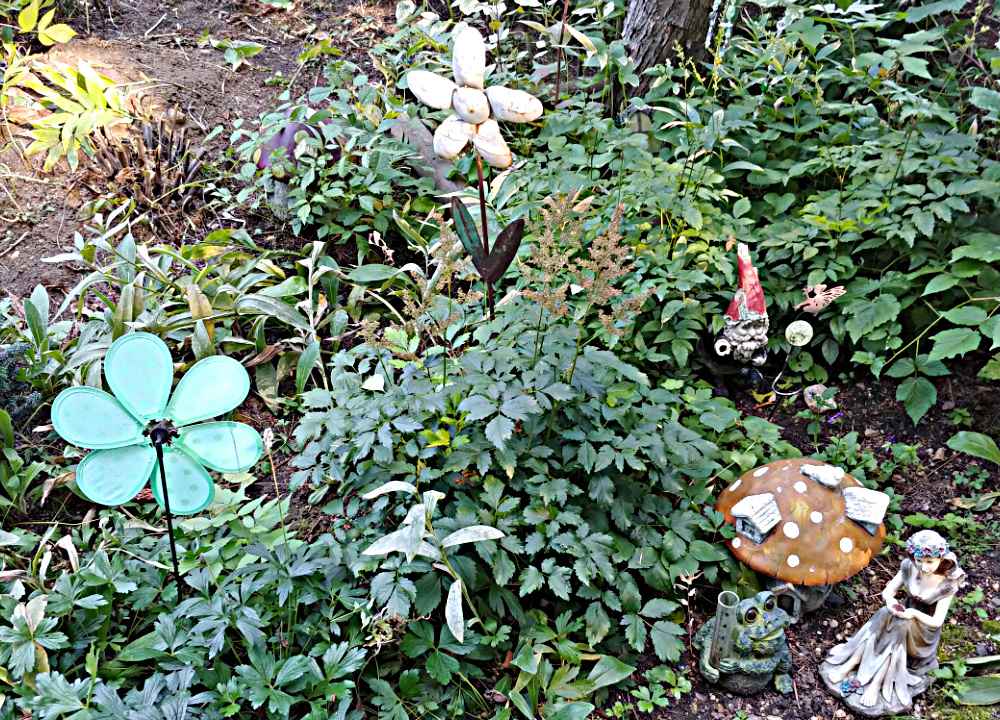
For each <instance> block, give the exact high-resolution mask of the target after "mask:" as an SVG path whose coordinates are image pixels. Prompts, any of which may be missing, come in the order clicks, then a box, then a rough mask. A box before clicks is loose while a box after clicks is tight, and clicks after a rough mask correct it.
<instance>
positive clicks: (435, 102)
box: [406, 70, 458, 110]
mask: <svg viewBox="0 0 1000 720" xmlns="http://www.w3.org/2000/svg"><path fill="white" fill-rule="evenodd" d="M406 83H407V85H409V86H410V91H411V92H412V93H413V94H414V95H416V96H417V99H418V100H419V101H420V102H422V103H423V104H424V105H429V106H430V107H432V108H434V109H435V110H447V109H448V108H450V107H451V98H452V95H453V94H454V93H455V90H457V89H458V86H457V85H455V83H453V82H452V81H451V80H449V79H448V78H443V77H441V76H440V75H438V74H437V73H432V72H430V71H429V70H410V72H408V73H406Z"/></svg>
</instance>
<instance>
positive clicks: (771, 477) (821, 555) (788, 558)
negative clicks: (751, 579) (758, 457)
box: [716, 458, 889, 620]
mask: <svg viewBox="0 0 1000 720" xmlns="http://www.w3.org/2000/svg"><path fill="white" fill-rule="evenodd" d="M888 506H889V496H888V495H886V494H885V493H881V492H878V491H876V490H869V489H867V488H865V487H863V486H862V485H861V484H860V483H858V481H857V480H855V479H854V478H853V477H851V476H850V475H848V474H847V473H845V472H844V471H843V470H842V469H841V468H838V467H835V466H833V465H828V464H826V463H824V462H822V461H819V460H811V459H809V458H796V459H792V460H778V461H776V462H772V463H769V464H767V465H763V466H761V467H759V468H756V469H754V470H751V471H749V472H747V473H745V474H744V475H743V476H742V477H740V479H739V480H737V481H736V482H734V483H733V484H732V485H730V486H729V487H728V488H726V489H725V490H723V491H722V493H720V495H719V500H718V503H717V504H716V509H717V510H718V511H719V512H721V513H722V514H723V515H725V517H726V521H727V522H729V523H731V524H733V525H734V526H735V527H736V537H734V538H733V539H732V540H730V541H729V548H730V550H731V551H732V553H733V555H735V556H736V558H737V559H738V560H740V562H742V563H744V564H745V565H748V566H749V567H751V568H753V569H754V570H756V571H757V572H759V573H761V574H762V575H766V576H767V577H769V578H772V579H773V580H774V582H772V590H774V592H775V594H776V595H778V599H779V602H781V603H782V604H783V605H785V606H786V607H787V609H788V612H789V614H790V615H791V616H792V618H793V619H795V620H797V619H798V618H799V617H800V616H801V615H802V613H803V612H808V611H810V610H814V609H816V608H817V607H819V606H820V605H822V603H823V601H824V600H825V599H826V596H827V595H828V594H829V592H830V589H831V588H830V586H831V585H832V584H834V583H838V582H840V581H841V580H846V579H847V578H849V577H851V576H852V575H854V574H855V573H857V572H859V571H860V570H861V569H862V568H864V567H865V566H866V565H867V564H868V563H869V561H870V560H871V559H872V557H873V556H874V555H875V554H876V553H877V552H878V551H879V549H880V548H881V547H882V541H883V540H884V539H885V528H884V527H883V526H882V524H881V523H882V518H883V516H884V515H885V511H886V509H887V508H888Z"/></svg>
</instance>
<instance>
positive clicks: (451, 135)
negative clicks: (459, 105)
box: [434, 115, 476, 160]
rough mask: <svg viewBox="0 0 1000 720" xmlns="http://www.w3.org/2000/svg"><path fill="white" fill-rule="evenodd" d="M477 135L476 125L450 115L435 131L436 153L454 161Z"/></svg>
mask: <svg viewBox="0 0 1000 720" xmlns="http://www.w3.org/2000/svg"><path fill="white" fill-rule="evenodd" d="M475 133H476V126H475V125H470V124H469V123H467V122H465V121H464V120H461V119H459V117H458V116H457V115H449V116H448V118H447V119H446V120H445V121H444V122H443V123H441V124H440V125H438V129H437V130H435V131H434V153H435V154H436V155H437V156H438V157H442V158H444V159H445V160H454V159H455V158H456V157H458V154H459V153H460V152H462V150H464V149H465V146H466V145H468V144H469V141H470V140H471V139H472V136H473V135H475Z"/></svg>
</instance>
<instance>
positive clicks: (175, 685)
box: [0, 490, 368, 720]
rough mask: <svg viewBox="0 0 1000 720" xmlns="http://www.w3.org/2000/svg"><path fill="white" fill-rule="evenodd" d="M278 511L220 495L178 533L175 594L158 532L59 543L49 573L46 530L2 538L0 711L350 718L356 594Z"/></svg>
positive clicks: (327, 551)
mask: <svg viewBox="0 0 1000 720" xmlns="http://www.w3.org/2000/svg"><path fill="white" fill-rule="evenodd" d="M286 512H287V500H286V499H285V500H281V501H280V504H279V501H278V500H270V501H265V500H263V499H261V498H258V499H255V500H249V499H248V498H247V497H246V495H245V492H244V491H243V490H237V491H235V492H230V491H222V492H221V493H220V497H219V501H218V502H216V503H215V504H214V505H213V506H212V507H211V508H210V509H209V510H208V512H207V513H206V514H205V515H203V516H200V517H198V518H194V519H190V520H186V521H184V522H181V523H179V524H178V526H179V527H178V531H179V534H180V547H181V566H182V568H183V570H184V572H185V573H186V575H185V590H186V594H185V597H184V598H178V597H177V596H176V591H175V585H174V584H173V582H172V581H169V580H168V577H167V576H168V568H169V550H168V547H167V540H166V536H165V535H162V534H159V533H154V532H150V530H152V527H151V526H149V525H147V524H145V523H141V522H139V523H137V522H134V521H129V520H127V518H126V517H125V516H124V515H122V514H120V513H117V512H108V513H106V515H105V516H104V517H103V518H102V521H101V522H100V523H99V524H84V525H83V526H78V527H77V528H76V529H75V530H73V532H72V533H71V534H70V535H67V536H66V537H65V538H64V539H62V540H60V541H59V542H58V543H57V545H58V547H59V548H61V549H64V550H66V551H67V552H66V554H67V556H68V561H67V562H65V563H63V562H60V561H57V562H53V563H52V564H51V565H50V557H51V554H52V553H51V548H52V544H51V542H50V540H51V538H52V535H53V532H54V531H55V528H56V526H54V525H53V526H50V529H49V530H48V531H47V533H46V534H45V535H43V536H38V535H35V534H33V533H31V532H28V531H25V530H15V531H14V532H13V533H9V532H3V533H0V559H2V561H3V575H4V577H5V579H6V580H8V581H9V582H8V586H7V589H6V590H5V591H4V592H3V593H2V594H0V716H2V717H12V716H13V712H14V709H15V707H17V708H20V711H21V712H24V713H31V714H32V715H33V716H35V717H39V718H45V719H46V720H55V719H56V718H61V717H69V716H72V717H76V718H79V719H80V720H85V719H88V718H92V719H96V718H104V717H122V716H125V715H128V714H131V713H135V712H146V713H148V712H149V710H150V708H151V707H153V706H156V705H160V703H162V705H161V708H162V709H163V712H164V713H167V714H168V715H169V714H170V713H171V712H174V711H175V710H176V712H179V713H181V714H184V715H185V717H193V718H218V717H232V716H235V715H241V714H247V713H252V712H255V711H260V712H266V713H267V714H268V715H269V716H273V717H287V716H288V715H289V714H290V713H292V714H294V716H295V717H303V718H324V719H325V718H338V719H340V720H343V719H344V718H359V717H361V715H360V713H359V712H358V711H357V710H355V709H354V706H355V700H356V698H355V695H354V687H355V682H354V678H355V677H356V676H357V675H358V673H359V670H360V669H361V668H362V667H363V666H364V665H365V661H366V656H367V655H368V651H367V650H365V649H364V648H363V647H361V643H360V641H359V640H358V638H363V637H364V632H363V629H362V628H363V625H365V624H366V622H368V621H366V620H365V619H364V618H365V613H364V600H365V598H364V594H363V593H360V594H359V591H358V588H357V587H356V586H354V585H352V582H351V572H350V571H349V569H348V568H347V566H346V564H345V556H344V552H343V549H342V548H341V547H340V545H339V543H337V542H336V541H335V540H334V539H333V538H332V537H330V536H329V535H324V536H322V537H319V538H317V539H315V540H313V541H312V542H309V543H306V542H303V541H301V540H298V539H296V538H295V537H294V535H293V534H290V531H286V529H285V528H284V526H283V523H282V517H283V514H284V513H286ZM35 553H38V555H39V556H40V555H42V554H43V553H45V555H46V559H45V561H44V562H42V563H41V564H39V563H38V562H32V557H33V556H34V555H35ZM57 566H59V567H60V569H59V571H58V573H53V572H52V570H53V569H54V568H56V567H57ZM53 575H54V577H53ZM12 578H13V580H12V581H11V579H12ZM5 694H6V695H8V696H9V697H5ZM5 700H6V701H7V702H6V703H5Z"/></svg>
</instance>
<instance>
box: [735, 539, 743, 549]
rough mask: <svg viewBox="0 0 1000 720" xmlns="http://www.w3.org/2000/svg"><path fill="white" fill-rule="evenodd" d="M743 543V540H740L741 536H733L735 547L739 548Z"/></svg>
mask: <svg viewBox="0 0 1000 720" xmlns="http://www.w3.org/2000/svg"><path fill="white" fill-rule="evenodd" d="M742 544H743V541H742V540H740V539H739V538H733V547H734V548H738V547H739V546H740V545H742Z"/></svg>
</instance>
